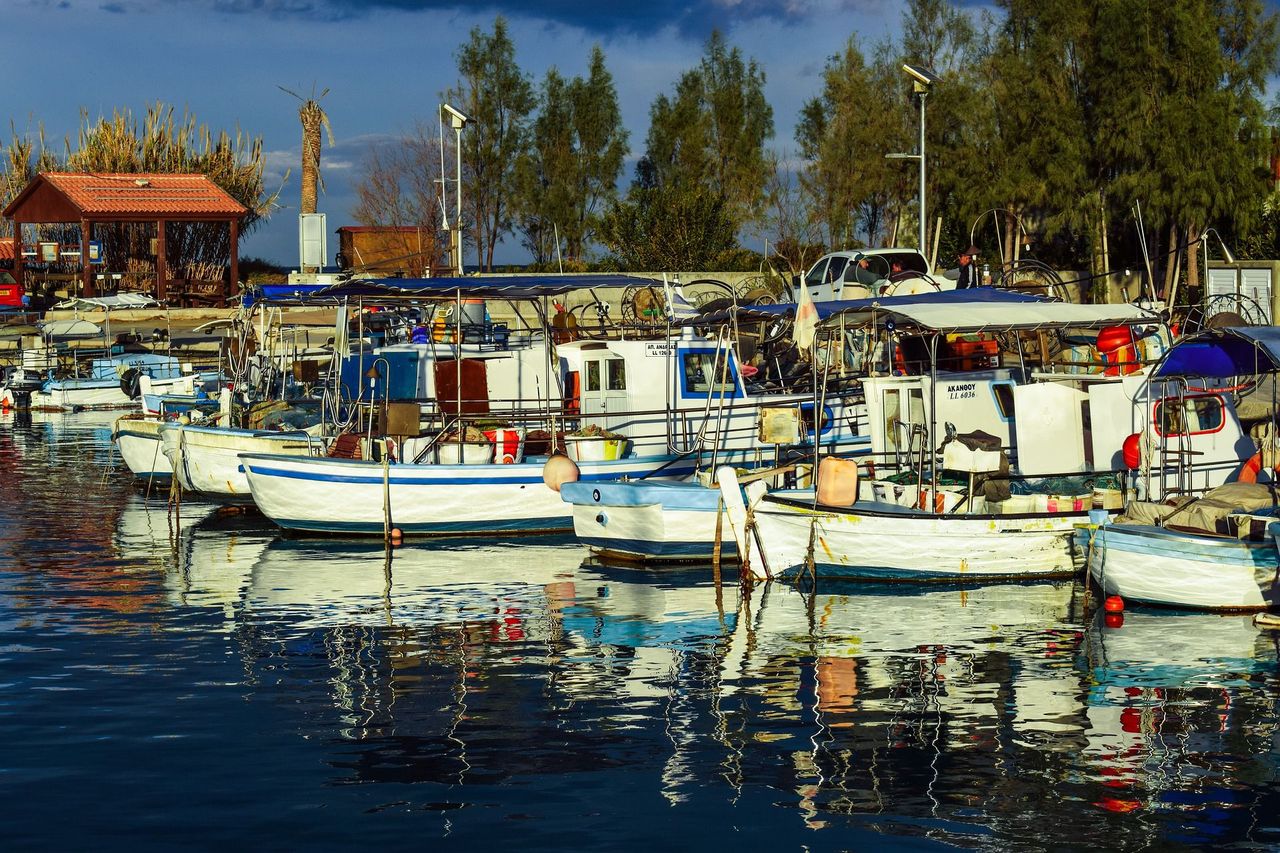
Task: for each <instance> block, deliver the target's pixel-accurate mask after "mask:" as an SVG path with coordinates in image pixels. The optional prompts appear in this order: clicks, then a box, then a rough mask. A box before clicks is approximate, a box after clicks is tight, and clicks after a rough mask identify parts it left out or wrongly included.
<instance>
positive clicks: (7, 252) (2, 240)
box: [0, 237, 13, 261]
mask: <svg viewBox="0 0 1280 853" xmlns="http://www.w3.org/2000/svg"><path fill="white" fill-rule="evenodd" d="M11 260H13V238H12V237H0V261H11Z"/></svg>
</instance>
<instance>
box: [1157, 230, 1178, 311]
mask: <svg viewBox="0 0 1280 853" xmlns="http://www.w3.org/2000/svg"><path fill="white" fill-rule="evenodd" d="M1181 252H1182V249H1181V247H1179V246H1178V225H1177V223H1170V224H1169V242H1168V244H1167V249H1166V251H1165V253H1164V287H1162V288H1160V298H1161V299H1163V298H1164V297H1165V295H1166V294H1169V293H1172V292H1173V282H1174V279H1175V278H1177V276H1178V256H1179V254H1180V253H1181Z"/></svg>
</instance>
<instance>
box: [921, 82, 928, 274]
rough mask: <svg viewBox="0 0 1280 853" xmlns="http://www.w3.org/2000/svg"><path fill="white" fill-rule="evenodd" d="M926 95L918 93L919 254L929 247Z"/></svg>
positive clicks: (926, 93)
mask: <svg viewBox="0 0 1280 853" xmlns="http://www.w3.org/2000/svg"><path fill="white" fill-rule="evenodd" d="M928 94H929V93H928V92H921V93H920V252H921V254H923V253H924V249H925V246H927V245H929V239H928V234H927V233H926V231H927V229H928V225H927V222H928V220H927V218H926V216H925V203H924V192H925V190H924V179H925V168H924V99H925V97H926V96H927V95H928Z"/></svg>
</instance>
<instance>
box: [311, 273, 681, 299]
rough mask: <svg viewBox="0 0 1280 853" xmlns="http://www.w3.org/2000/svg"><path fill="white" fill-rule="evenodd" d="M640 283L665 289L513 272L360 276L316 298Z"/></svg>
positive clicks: (530, 295)
mask: <svg viewBox="0 0 1280 853" xmlns="http://www.w3.org/2000/svg"><path fill="white" fill-rule="evenodd" d="M632 285H640V286H645V287H656V288H658V289H659V290H661V289H662V281H661V280H658V279H652V278H642V277H640V276H633V275H616V274H589V275H510V276H485V277H475V276H463V277H462V278H361V279H352V280H351V281H348V282H343V283H342V284H335V285H331V286H329V287H325V288H321V289H320V290H318V291H316V293H315V296H317V297H335V296H337V297H343V296H345V297H347V298H366V299H377V298H379V297H392V298H394V297H402V298H415V297H416V298H422V299H448V298H450V297H455V296H457V295H458V292H459V291H461V292H462V297H463V298H464V299H468V298H469V299H537V298H540V297H543V296H559V295H561V294H564V293H571V292H573V291H576V290H590V289H591V288H595V287H600V288H605V287H630V286H632Z"/></svg>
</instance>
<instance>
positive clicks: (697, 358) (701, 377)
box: [680, 350, 738, 397]
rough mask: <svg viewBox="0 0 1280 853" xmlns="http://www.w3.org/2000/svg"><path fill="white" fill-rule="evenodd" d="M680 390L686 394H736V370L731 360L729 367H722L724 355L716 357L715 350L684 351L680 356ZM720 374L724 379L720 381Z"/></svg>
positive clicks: (728, 395) (733, 395)
mask: <svg viewBox="0 0 1280 853" xmlns="http://www.w3.org/2000/svg"><path fill="white" fill-rule="evenodd" d="M680 367H681V377H680V382H681V390H683V391H684V393H685V395H686V396H700V395H703V394H715V395H716V396H719V395H720V394H724V395H725V396H726V397H736V396H738V371H737V367H736V365H734V363H733V362H732V361H730V362H729V369H728V371H727V372H726V371H725V369H724V356H723V355H721V356H720V357H719V358H717V353H716V352H715V350H706V351H703V352H686V353H682V354H681V356H680ZM721 376H724V381H723V382H721Z"/></svg>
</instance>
